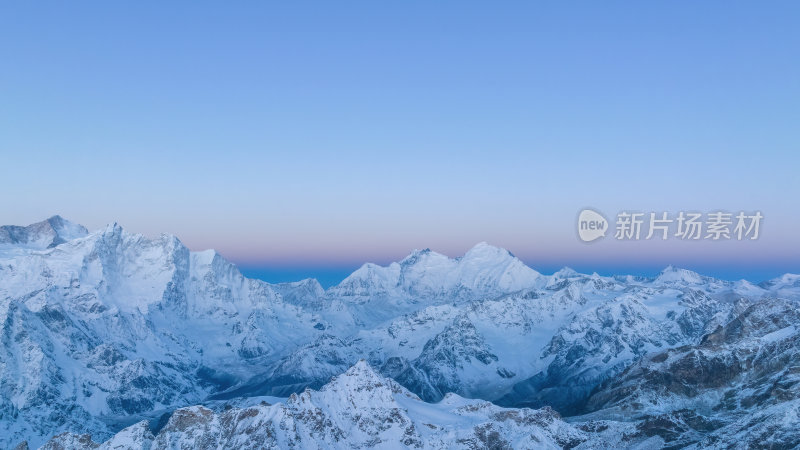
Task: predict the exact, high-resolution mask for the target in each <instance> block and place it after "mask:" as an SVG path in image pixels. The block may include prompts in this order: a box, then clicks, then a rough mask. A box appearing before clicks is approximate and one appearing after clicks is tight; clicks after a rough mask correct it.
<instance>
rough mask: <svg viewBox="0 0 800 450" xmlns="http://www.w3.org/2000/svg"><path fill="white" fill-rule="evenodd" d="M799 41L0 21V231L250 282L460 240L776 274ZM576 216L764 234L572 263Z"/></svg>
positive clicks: (108, 14)
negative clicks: (700, 220) (726, 219)
mask: <svg viewBox="0 0 800 450" xmlns="http://www.w3.org/2000/svg"><path fill="white" fill-rule="evenodd" d="M798 23H800V3H798V2H789V1H787V2H769V3H756V2H749V1H748V2H736V1H719V2H702V3H701V2H613V1H612V2H577V3H570V5H569V6H567V5H566V4H565V3H563V2H503V3H502V4H498V3H497V2H464V1H458V2H366V1H364V2H349V1H345V2H305V1H299V2H280V3H279V2H273V3H271V4H270V3H268V2H247V1H243V2H235V3H223V2H194V1H193V2H169V3H168V4H167V2H155V1H152V2H140V1H137V2H134V1H119V2H94V1H85V2H54V1H53V2H48V1H44V2H3V3H2V4H0V155H2V164H0V192H2V195H0V219H2V220H0V221H1V222H2V223H12V224H26V223H31V222H35V221H38V220H41V219H43V218H45V217H49V216H51V215H53V214H61V215H62V216H64V217H66V218H68V219H70V220H73V221H75V222H80V223H82V224H85V225H86V226H87V227H88V228H90V229H92V228H98V227H100V226H103V225H104V224H106V223H110V222H114V221H117V222H119V223H120V224H122V225H123V226H124V227H125V228H126V229H128V230H130V231H135V232H141V233H144V234H146V235H157V234H159V233H161V232H169V233H173V234H176V235H177V236H178V237H180V238H181V240H182V241H183V242H184V243H186V244H187V245H188V246H189V247H190V248H192V249H205V248H210V247H213V248H216V249H217V250H219V251H220V252H221V253H222V254H223V255H225V256H226V257H228V258H229V259H231V260H233V261H235V262H237V263H239V264H240V265H241V266H243V267H246V268H248V270H249V273H259V274H262V276H264V277H265V278H270V277H272V278H276V277H290V278H291V277H293V278H300V277H301V275H303V274H309V275H318V276H321V277H322V278H325V277H328V278H326V279H329V278H330V279H331V280H333V279H335V278H337V277H339V278H341V277H342V276H343V275H342V274H345V273H346V272H347V271H349V270H351V269H353V268H355V267H357V266H358V265H360V263H362V262H364V261H374V262H379V263H387V262H389V261H392V260H397V259H401V258H402V257H403V256H405V255H406V254H407V253H408V252H409V251H410V250H412V249H414V248H425V247H430V248H432V249H434V250H437V251H439V252H442V253H445V254H448V255H451V256H458V255H461V254H463V253H464V252H465V251H466V250H467V249H469V248H470V247H471V246H472V245H474V244H475V243H477V242H480V241H488V242H489V243H492V244H494V245H498V246H502V247H505V248H508V249H509V250H511V251H512V252H514V253H515V254H516V255H517V256H519V257H520V258H521V259H523V260H524V261H526V262H527V263H528V264H529V265H531V266H532V267H534V268H536V269H539V270H540V271H543V272H552V271H554V270H556V269H557V268H559V267H561V266H564V265H569V266H572V267H574V268H576V269H578V270H582V271H588V272H592V271H597V272H600V273H614V272H632V273H650V272H653V271H657V270H658V269H659V268H661V267H664V266H666V265H667V264H670V263H671V264H676V265H680V266H684V267H689V268H693V269H696V270H701V271H703V272H705V273H710V274H716V275H719V276H723V277H728V278H739V277H746V278H749V279H753V280H760V279H763V278H767V277H770V276H774V275H777V274H778V273H783V272H800V252H799V251H798V250H800V234H799V233H798V231H797V226H798V224H800V208H799V207H798V205H800V202H799V201H798V194H800V177H799V176H798V169H799V168H800V56H798V55H800V27H798V26H797V24H798ZM587 206H590V207H593V208H596V209H598V210H600V211H603V212H604V213H606V215H607V216H613V215H615V214H616V213H617V212H618V211H620V210H642V211H670V212H677V211H680V210H698V211H711V210H717V209H726V210H730V211H739V210H745V211H755V210H760V211H761V212H762V214H763V215H764V217H765V219H764V223H763V227H762V238H761V239H759V240H758V241H756V242H725V243H708V242H704V243H697V242H679V241H677V240H669V241H667V242H666V243H661V242H615V241H613V240H611V239H606V240H603V241H600V242H597V243H595V244H592V245H587V244H583V243H580V242H579V241H578V240H577V238H576V232H575V219H576V215H577V212H578V211H579V210H580V209H581V208H583V207H587ZM270 271H272V272H270ZM270 273H272V275H270ZM278 273H280V274H283V275H280V276H279V275H277V274H278ZM331 274H335V275H331ZM331 282H332V281H331ZM328 284H329V283H328Z"/></svg>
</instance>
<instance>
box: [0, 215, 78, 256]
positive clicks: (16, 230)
mask: <svg viewBox="0 0 800 450" xmlns="http://www.w3.org/2000/svg"><path fill="white" fill-rule="evenodd" d="M88 234H89V232H88V231H87V230H86V228H84V227H83V226H81V225H78V224H75V223H72V222H70V221H68V220H66V219H64V218H63V217H61V216H59V215H55V216H52V217H50V218H48V219H45V220H43V221H41V222H36V223H33V224H30V225H27V226H18V225H4V226H2V227H0V244H7V245H11V246H14V247H22V248H28V249H33V250H44V249H47V248H52V247H55V246H57V245H60V244H63V243H64V242H67V241H71V240H73V239H78V238H82V237H85V236H86V235H88Z"/></svg>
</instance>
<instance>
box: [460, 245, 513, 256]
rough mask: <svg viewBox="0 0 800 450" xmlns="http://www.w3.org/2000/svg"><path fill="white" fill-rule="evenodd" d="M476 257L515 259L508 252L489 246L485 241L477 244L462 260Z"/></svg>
mask: <svg viewBox="0 0 800 450" xmlns="http://www.w3.org/2000/svg"><path fill="white" fill-rule="evenodd" d="M476 257H496V258H516V257H515V256H514V254H513V253H511V252H510V251H508V250H506V249H504V248H501V247H495V246H494V245H490V244H489V243H487V242H486V241H483V242H478V243H477V244H475V245H474V246H473V247H472V248H471V249H469V250H468V251H467V253H465V254H464V256H463V258H464V259H468V258H476Z"/></svg>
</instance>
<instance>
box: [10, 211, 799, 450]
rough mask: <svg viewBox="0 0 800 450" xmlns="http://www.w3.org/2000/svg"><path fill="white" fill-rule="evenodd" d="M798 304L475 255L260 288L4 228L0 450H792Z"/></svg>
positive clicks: (183, 255)
mask: <svg viewBox="0 0 800 450" xmlns="http://www.w3.org/2000/svg"><path fill="white" fill-rule="evenodd" d="M798 301H800V276H798V275H792V274H786V275H784V276H782V277H779V278H776V279H774V280H770V281H767V282H763V283H760V284H754V283H751V282H748V281H745V280H740V281H725V280H719V279H715V278H713V277H708V276H703V275H700V274H697V273H695V272H692V271H689V270H685V269H680V268H675V267H667V268H666V269H664V271H662V272H661V273H660V274H659V275H658V276H656V277H653V278H646V277H634V276H629V275H620V276H613V277H605V276H600V275H597V274H580V273H577V272H575V271H573V270H571V269H568V268H565V269H562V270H560V271H558V272H556V273H555V274H553V275H544V274H541V273H539V272H537V271H535V270H533V269H531V268H529V267H527V266H526V265H525V264H524V263H522V261H520V260H519V259H518V258H516V257H515V256H514V255H513V254H511V253H510V252H508V251H506V250H504V249H500V248H497V247H493V246H491V245H489V244H486V243H480V244H478V245H476V246H475V247H474V248H472V249H471V250H469V251H468V252H467V253H466V254H465V255H464V256H462V257H459V258H449V257H447V256H444V255H441V254H439V253H436V252H434V251H431V250H429V249H425V250H420V251H414V252H413V253H411V254H410V255H409V256H408V257H406V258H405V259H403V260H402V261H399V262H396V263H392V264H390V265H388V266H379V265H375V264H369V263H368V264H365V265H364V266H362V267H361V268H359V269H358V270H356V271H355V272H353V274H351V275H350V276H349V277H347V278H346V279H345V280H343V281H342V282H341V283H340V284H338V285H336V286H333V287H331V288H329V289H327V290H325V289H323V288H322V287H321V286H320V284H319V283H318V282H317V281H316V280H313V279H309V280H300V281H297V282H293V283H280V284H270V283H266V282H263V281H260V280H253V279H248V278H246V277H244V276H242V274H241V273H240V272H239V270H238V269H237V268H236V266H235V265H233V264H231V263H230V262H228V261H227V260H226V259H225V258H223V257H222V256H221V255H220V254H218V253H217V252H215V251H213V250H207V251H202V252H192V251H189V250H188V249H187V248H186V247H185V246H184V245H183V244H182V243H181V242H180V240H179V239H177V238H176V237H175V236H171V235H166V234H165V235H161V236H158V237H156V238H152V239H148V238H146V237H144V236H142V235H140V234H135V233H130V232H128V231H126V230H124V229H123V228H122V227H121V226H119V225H118V224H112V225H109V226H107V227H105V228H103V229H100V230H96V231H93V232H88V231H87V230H86V229H85V228H84V227H82V226H80V225H76V224H73V223H71V222H69V221H67V220H65V219H63V218H61V217H58V216H55V217H52V218H50V219H47V220H45V221H43V222H40V223H37V224H33V225H29V226H25V227H22V226H3V227H0V321H1V322H0V323H2V334H0V336H2V338H1V339H2V348H0V394H2V395H1V396H0V446H2V447H7V448H13V447H14V446H16V445H18V444H20V445H26V446H30V447H34V448H37V447H40V446H43V445H44V446H46V447H47V446H49V447H48V448H94V447H96V446H98V445H102V446H105V448H187V447H192V448H229V447H247V446H248V445H250V446H251V447H253V448H255V447H258V448H264V447H279V448H283V447H286V446H289V445H299V446H302V447H306V448H317V446H318V447H319V448H363V447H385V448H396V447H397V446H401V447H411V448H452V447H459V446H461V447H463V448H487V447H488V448H503V446H506V447H510V448H545V447H553V448H565V447H566V448H574V447H580V448H608V447H630V448H633V447H637V446H639V447H640V448H660V447H676V446H679V447H692V446H695V447H698V448H701V447H702V448H706V447H719V448H729V447H733V448H738V447H741V448H747V447H758V446H762V447H764V448H792V447H795V446H797V445H800V433H798V432H797V431H796V430H797V429H798V428H800V426H798V425H800V420H799V419H798V405H799V404H800V395H798V393H800V385H799V384H798V379H800V376H798V374H800V353H798V351H797V350H798V346H800V338H799V337H798V336H800V335H799V334H798V330H800V315H798ZM370 386H372V387H373V388H374V387H375V386H380V387H381V390H379V391H375V392H372V393H370V394H369V395H367V394H364V392H371V391H369V389H371V388H370ZM376 389H377V388H376ZM362 401H363V404H362V403H361V402H362ZM365 411H374V412H375V414H374V415H371V414H372V413H366V412H365ZM315 421H316V422H315ZM288 424H291V428H292V429H293V430H295V431H293V433H294V434H291V433H289V434H287V432H286V429H284V428H281V427H289V426H290V425H288ZM201 429H202V430H201ZM355 429H358V430H359V431H358V432H355V431H354V430H355ZM270 430H272V431H270ZM290 434H291V436H290ZM54 436H55V437H54ZM253 436H258V437H257V438H256V437H253ZM250 437H252V439H257V440H248V439H250ZM124 442H128V443H129V444H125V445H123V444H120V443H124ZM248 442H249V444H248ZM256 442H260V443H261V444H260V445H256V444H254V443H256ZM22 443H24V444H22ZM126 445H127V446H126ZM59 446H61V447H59ZM120 446H121V447H120ZM470 446H471V447H470ZM642 446H644V447H642Z"/></svg>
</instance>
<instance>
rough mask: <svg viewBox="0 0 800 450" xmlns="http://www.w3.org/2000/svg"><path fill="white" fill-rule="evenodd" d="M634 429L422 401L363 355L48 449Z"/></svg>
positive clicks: (596, 437)
mask: <svg viewBox="0 0 800 450" xmlns="http://www.w3.org/2000/svg"><path fill="white" fill-rule="evenodd" d="M630 428H631V427H630V426H625V425H623V424H614V423H606V422H594V423H591V424H589V426H586V425H584V427H583V428H581V427H578V426H574V425H570V424H568V423H566V422H564V421H562V420H561V418H560V417H559V416H558V414H557V413H555V412H554V411H553V410H551V409H542V410H530V409H505V408H500V407H498V406H495V405H493V404H491V403H489V402H485V401H480V400H468V399H465V398H461V397H459V396H457V395H448V396H447V397H446V398H444V399H443V400H442V401H441V402H439V403H437V404H429V403H424V402H422V401H421V400H420V399H419V398H418V397H417V396H416V395H414V394H412V393H411V392H409V391H407V390H406V389H404V388H403V387H401V386H400V385H398V384H397V383H395V382H394V381H392V380H389V379H386V378H383V377H381V376H379V375H378V374H376V373H375V372H374V371H373V370H372V369H371V368H370V367H369V366H368V365H367V364H366V362H364V361H360V362H358V363H356V365H355V366H353V367H352V368H350V369H349V370H347V371H346V372H345V373H343V374H342V375H340V376H337V377H335V378H334V379H332V380H331V381H330V382H329V383H328V384H326V385H325V386H323V387H322V389H320V390H319V391H305V392H303V393H301V394H299V395H292V396H291V397H290V398H288V399H287V400H285V401H283V402H281V403H277V404H267V403H261V404H256V405H253V406H250V407H247V408H229V409H224V410H222V411H220V412H214V411H212V410H211V409H208V408H205V407H203V406H195V407H190V408H183V409H179V410H177V411H175V412H174V413H173V414H172V415H171V417H170V418H169V420H168V421H167V423H166V425H165V426H164V427H163V428H161V430H159V431H158V433H155V434H154V433H152V432H151V430H150V427H149V425H148V423H147V422H139V423H137V424H134V425H132V426H130V427H128V428H126V429H124V430H122V431H120V432H119V433H117V434H116V435H114V436H113V437H112V438H111V439H109V440H108V441H106V442H104V443H102V444H101V445H99V447H98V444H97V443H95V442H93V441H92V440H91V438H90V437H89V436H79V435H74V434H69V433H65V434H61V435H59V436H56V437H55V438H54V439H52V440H51V441H50V442H48V443H47V444H46V445H45V446H44V448H45V449H53V450H55V449H61V448H72V449H94V448H100V449H115V448H125V449H151V448H176V449H177V448H220V449H221V448H242V449H264V448H307V449H312V448H319V449H327V448H384V449H396V448H418V449H475V448H519V449H560V448H565V447H569V448H602V447H609V446H616V445H619V444H620V443H621V440H622V439H621V438H622V436H623V432H624V431H625V430H628V429H630ZM600 429H603V430H604V431H602V432H596V431H594V430H600ZM646 439H647V438H646V437H645V438H641V437H638V438H633V439H629V440H630V442H639V441H646Z"/></svg>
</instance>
